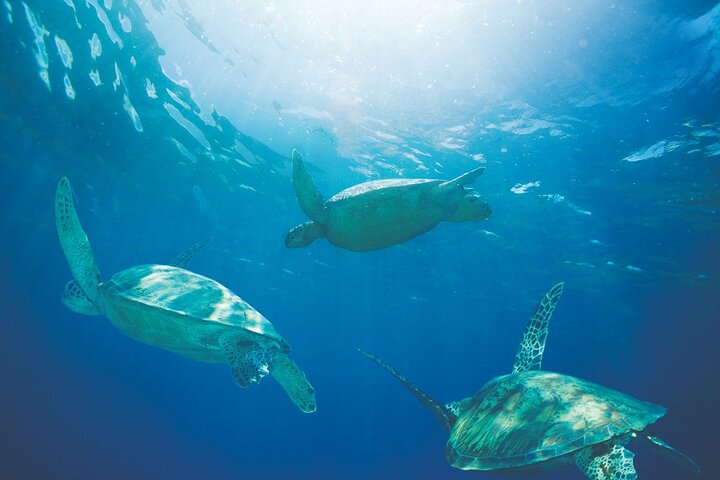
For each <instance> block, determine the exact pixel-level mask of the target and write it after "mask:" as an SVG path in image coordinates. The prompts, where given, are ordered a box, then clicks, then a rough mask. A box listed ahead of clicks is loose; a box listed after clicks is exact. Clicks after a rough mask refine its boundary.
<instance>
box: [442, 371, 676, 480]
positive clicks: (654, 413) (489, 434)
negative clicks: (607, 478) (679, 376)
mask: <svg viewBox="0 0 720 480" xmlns="http://www.w3.org/2000/svg"><path fill="white" fill-rule="evenodd" d="M664 414H665V409H664V408H662V407H659V406H657V405H654V404H651V403H647V402H642V401H640V400H637V399H635V398H633V397H630V396H628V395H625V394H622V393H620V392H617V391H614V390H611V389H608V388H605V387H602V386H600V385H596V384H594V383H591V382H587V381H585V380H581V379H578V378H574V377H570V376H567V375H561V374H557V373H551V372H542V371H529V372H525V373H520V374H511V375H506V376H503V377H498V378H496V379H493V380H491V381H490V382H488V384H487V385H485V386H484V387H483V388H482V389H481V390H480V391H479V392H478V393H476V394H475V396H474V397H473V398H472V399H471V401H470V402H469V403H468V404H467V405H466V407H465V409H464V411H463V412H462V414H461V416H460V417H459V418H458V420H457V422H456V423H455V426H454V427H453V430H452V432H451V435H450V439H449V440H448V445H447V450H446V454H447V457H448V461H449V462H450V463H451V464H452V465H453V466H456V467H458V468H465V469H475V470H493V469H501V468H514V467H520V466H525V465H530V464H533V463H538V462H542V461H545V460H549V459H552V458H557V457H560V456H563V455H566V454H568V453H571V452H574V451H576V450H579V449H581V448H583V447H585V446H588V445H593V444H596V443H600V442H604V441H607V440H609V439H611V438H613V437H615V436H622V435H624V434H626V433H629V432H630V431H633V430H635V431H640V430H643V429H644V428H645V427H646V426H647V425H649V424H651V423H653V422H655V421H656V420H657V419H659V418H660V417H662V416H663V415H664Z"/></svg>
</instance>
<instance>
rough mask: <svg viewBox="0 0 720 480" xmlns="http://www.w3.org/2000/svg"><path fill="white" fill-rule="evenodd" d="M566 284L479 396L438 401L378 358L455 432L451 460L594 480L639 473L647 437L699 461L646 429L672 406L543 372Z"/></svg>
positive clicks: (544, 304) (548, 299)
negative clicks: (637, 459) (639, 446)
mask: <svg viewBox="0 0 720 480" xmlns="http://www.w3.org/2000/svg"><path fill="white" fill-rule="evenodd" d="M562 290H563V284H562V283H560V284H558V285H555V286H554V287H553V288H552V289H551V290H550V291H549V292H548V293H547V294H546V295H545V296H544V297H543V299H542V301H541V302H540V305H539V306H538V307H537V310H536V311H535V314H534V315H533V316H532V318H531V319H530V321H529V323H528V325H527V327H526V329H525V333H524V336H523V340H522V342H521V343H520V347H519V349H518V352H517V354H516V357H515V364H514V366H513V370H512V373H510V374H509V375H502V376H499V377H496V378H494V379H492V380H490V381H489V382H488V383H486V384H485V386H483V387H482V388H481V389H480V390H479V391H478V392H477V393H475V395H473V396H472V397H470V398H466V399H464V400H460V401H459V402H452V403H449V404H447V405H443V404H442V403H440V402H438V401H436V400H434V399H432V398H431V397H429V396H428V395H427V394H425V393H424V392H422V391H421V390H420V389H418V388H417V387H416V386H415V385H413V384H412V383H411V382H410V381H409V380H407V379H406V378H405V377H403V376H402V375H401V374H400V373H398V372H397V371H396V370H395V369H393V368H392V367H391V366H389V365H387V364H386V363H384V362H383V361H382V360H380V359H379V358H377V357H375V356H374V355H371V354H369V353H366V352H364V351H362V350H360V352H361V353H363V354H364V355H366V356H367V357H369V358H370V359H371V360H373V361H375V362H376V363H378V364H379V365H380V366H382V367H384V368H385V369H386V370H387V371H388V372H390V373H391V374H392V375H393V376H395V378H397V379H398V380H399V381H400V382H401V383H402V384H403V385H404V386H405V388H407V389H408V390H409V391H410V393H412V394H413V395H414V396H415V397H416V398H417V399H418V400H419V401H420V402H422V404H423V405H425V406H426V407H427V408H428V409H430V411H431V412H432V413H433V414H434V415H435V417H436V418H437V419H438V420H439V421H440V423H441V425H442V426H443V427H444V428H445V430H446V431H448V432H450V438H449V439H448V442H447V446H446V449H445V456H446V457H447V460H448V462H449V463H450V465H452V466H453V467H456V468H460V469H463V470H480V471H486V472H494V473H500V474H507V475H534V474H542V473H544V472H547V471H549V470H554V469H557V468H561V467H563V466H566V465H572V464H575V465H576V466H577V467H578V468H579V469H580V470H581V471H582V472H583V473H584V474H585V475H586V476H587V478H590V479H592V480H632V479H636V478H637V474H636V473H635V467H634V466H633V457H634V454H633V453H632V452H631V451H630V450H628V449H627V448H625V446H626V445H627V444H628V443H629V442H630V441H631V440H633V439H640V440H644V441H646V442H648V443H649V444H650V445H653V446H655V447H658V448H659V449H660V450H662V451H664V452H666V453H669V454H671V456H672V457H673V458H675V459H678V460H681V461H682V463H684V464H685V466H687V467H688V468H689V469H690V470H692V471H694V472H696V473H697V472H699V468H698V467H697V465H696V464H695V463H694V462H693V461H692V460H691V459H690V458H688V457H687V456H685V455H684V454H682V453H680V452H678V451H677V450H675V449H674V448H672V447H670V446H669V445H668V444H666V443H665V442H663V441H662V440H660V439H659V438H657V437H653V436H651V435H650V434H649V433H648V432H647V430H646V428H647V427H648V425H650V424H652V423H654V422H655V421H656V420H658V419H659V418H660V417H662V416H663V415H665V409H664V408H663V407H660V406H658V405H654V404H652V403H647V402H643V401H640V400H637V399H635V398H633V397H630V396H629V395H625V394H623V393H620V392H617V391H615V390H611V389H609V388H606V387H602V386H600V385H596V384H594V383H591V382H588V381H586V380H581V379H579V378H574V377H571V376H568V375H563V374H559V373H552V372H546V371H542V370H540V367H541V362H542V356H543V352H544V350H545V340H546V339H547V334H548V325H549V321H550V316H551V315H552V312H553V310H554V309H555V305H556V302H557V300H558V298H560V294H561V293H562Z"/></svg>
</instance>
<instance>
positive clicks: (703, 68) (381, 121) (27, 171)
mask: <svg viewBox="0 0 720 480" xmlns="http://www.w3.org/2000/svg"><path fill="white" fill-rule="evenodd" d="M195 3H196V4H195ZM195 3H192V2H185V1H183V0H177V1H175V0H152V1H143V2H136V1H133V0H125V1H119V0H114V1H110V0H88V1H80V0H74V1H71V0H65V1H52V2H50V1H45V0H27V1H25V2H21V1H16V0H10V1H7V0H6V1H3V2H2V3H1V4H0V29H1V30H0V31H1V32H2V35H0V207H1V208H2V210H1V211H0V252H2V253H0V259H1V261H0V305H1V307H0V371H1V372H2V375H1V377H0V378H2V379H3V386H2V388H1V389H0V393H1V395H0V442H1V444H0V477H2V478H9V479H16V478H17V479H25V478H68V479H69V478H73V479H84V478H88V479H90V478H93V479H94V478H173V479H184V478H215V479H225V478H228V479H229V478H235V479H237V478H253V479H255V478H257V479H295V478H308V479H309V478H313V479H316V478H349V479H360V478H363V479H365V478H372V479H386V478H387V479H390V478H392V479H404V478H407V479H411V478H412V479H416V478H421V479H426V478H427V479H435V478H443V479H444V478H448V479H451V478H469V477H475V476H479V475H478V474H477V473H471V472H462V471H459V470H454V469H452V468H451V467H449V466H448V465H447V462H446V461H445V458H444V456H443V451H444V445H445V441H446V438H447V437H446V434H445V433H443V431H442V430H441V429H440V427H439V426H438V425H437V424H436V421H435V420H434V419H433V417H432V415H430V414H429V412H427V411H426V410H424V409H423V408H422V407H421V406H420V404H418V403H417V402H416V401H415V400H414V399H413V398H412V397H411V396H410V395H409V394H408V393H407V392H406V391H405V390H404V389H403V388H402V387H401V386H400V385H399V384H397V382H395V381H394V380H393V379H392V378H390V377H389V376H388V375H387V374H386V373H385V372H383V371H382V370H380V369H379V368H377V367H376V366H375V365H373V364H371V363H370V362H368V361H367V360H366V359H364V358H363V357H362V356H360V355H359V354H357V353H356V351H355V349H356V348H358V347H362V348H364V349H367V350H369V351H372V352H374V353H376V354H377V355H379V356H380V357H382V358H384V359H385V360H387V361H388V362H389V363H390V364H392V365H394V366H395V367H396V368H397V369H398V370H400V371H402V372H403V373H405V374H406V375H407V376H408V377H409V378H411V379H412V380H413V381H415V382H416V383H417V384H418V385H419V386H420V387H421V388H423V389H424V390H425V391H427V392H428V393H430V394H431V395H433V396H434V397H436V398H437V399H438V400H441V401H444V402H447V401H452V400H459V399H461V398H464V397H466V396H469V395H471V394H472V393H474V392H475V391H476V390H477V389H479V388H480V387H481V386H482V385H483V384H484V383H485V382H486V381H487V380H489V379H490V378H492V377H494V376H496V375H500V374H504V373H508V372H509V371H510V369H511V366H512V362H513V358H514V354H515V351H516V348H517V344H518V342H519V341H520V338H521V335H522V329H523V328H524V326H525V323H526V321H527V319H528V318H529V316H530V315H531V314H532V312H533V310H534V308H535V306H536V304H537V301H538V300H539V299H540V298H541V296H542V295H543V294H544V293H545V292H546V291H547V290H548V289H549V288H550V287H551V286H552V285H554V284H555V283H556V282H558V281H564V282H566V289H565V293H564V294H563V298H562V299H561V300H560V304H559V306H558V308H557V310H556V312H555V315H554V318H553V322H552V326H551V330H550V337H549V340H548V346H547V350H546V353H545V359H544V367H545V368H546V369H548V370H552V371H558V372H562V373H567V374H571V375H575V376H579V377H582V378H586V379H588V380H591V381H594V382H597V383H601V384H603V385H606V386H609V387H612V388H615V389H618V390H620V391H623V392H625V393H628V394H631V395H633V396H636V397H638V398H641V399H643V400H647V401H652V402H655V403H658V404H660V405H663V406H665V407H667V408H668V415H667V416H666V417H665V418H663V419H662V420H661V421H660V422H658V423H657V424H656V425H655V426H654V432H656V433H657V434H658V435H659V436H661V437H662V438H664V439H665V440H666V441H668V442H669V443H670V444H672V445H674V446H675V447H677V448H679V449H680V450H682V451H684V452H685V453H687V454H688V455H690V456H692V457H693V458H694V459H695V460H696V461H697V462H698V463H699V464H700V465H701V466H702V467H703V470H704V473H703V478H708V479H714V478H720V469H719V468H718V467H717V465H716V464H717V461H716V457H717V448H718V446H720V444H719V443H718V441H717V435H718V433H717V432H718V431H720V421H719V418H720V415H718V412H717V406H718V405H720V387H719V386H718V384H717V377H718V374H717V369H718V367H719V366H720V349H718V347H717V342H718V338H720V326H719V322H718V318H720V300H719V299H720V277H719V275H720V248H719V247H720V222H719V221H718V209H719V208H720V189H719V185H718V184H719V182H720V167H719V165H720V164H719V163H718V162H719V161H720V123H718V122H720V95H719V94H720V88H719V85H718V72H719V71H720V50H719V48H720V32H719V27H720V6H719V5H718V4H715V2H702V1H692V2H682V3H680V2H666V1H660V0H657V1H652V0H647V1H641V0H633V1H632V2H624V3H623V4H620V2H618V3H617V4H615V3H613V2H603V1H591V2H583V5H580V6H578V5H576V3H577V2H569V1H567V2H564V1H558V0H554V1H551V2H532V1H524V2H520V1H519V2H516V3H512V4H510V3H509V2H501V1H499V0H498V1H486V2H467V3H465V4H461V3H452V2H448V3H447V4H446V3H445V2H435V4H434V5H432V6H428V5H427V4H425V3H423V2H413V1H410V0H407V1H402V2H400V1H399V2H393V3H391V4H390V5H385V4H383V3H382V2H345V3H343V4H342V5H340V4H337V5H336V4H335V3H327V4H325V5H321V4H320V3H318V2H311V1H309V0H308V1H307V2H284V3H283V2H277V3H273V2H265V3H262V4H261V5H238V4H237V3H234V2H224V1H220V0H218V1H213V2H202V3H201V2H195ZM94 35H96V40H95V39H94ZM93 45H94V46H95V48H94V50H93ZM98 45H100V48H98ZM67 50H69V51H70V52H71V55H68V54H67V53H64V54H63V53H62V52H66V51H67ZM93 51H94V54H93ZM91 73H92V75H90V74H91ZM66 75H67V86H66V83H65V81H64V78H65V76H66ZM93 78H95V80H93ZM292 148H297V149H298V150H299V151H300V152H302V153H303V155H304V157H305V159H306V161H307V162H308V164H309V165H310V168H311V169H312V172H313V175H314V176H315V179H316V181H317V183H318V186H319V187H320V189H321V190H322V191H323V192H324V193H325V194H326V196H329V195H331V194H334V193H335V192H337V191H339V190H341V189H343V188H345V187H348V186H350V185H353V184H356V183H359V182H361V181H364V180H367V179H371V178H372V179H374V178H395V177H399V176H402V177H407V178H452V177H454V176H457V175H459V174H460V173H462V172H464V171H467V170H469V169H470V168H474V167H476V166H478V165H479V164H483V165H484V166H485V167H486V168H487V170H486V172H485V174H484V175H483V176H482V177H481V178H480V179H479V180H478V181H477V182H476V183H475V184H474V187H475V188H476V189H477V191H478V192H479V193H481V194H482V195H483V198H484V199H485V200H486V201H487V202H488V203H490V205H491V206H492V209H493V215H492V217H491V218H490V219H489V220H487V221H485V222H481V223H460V224H449V223H446V224H441V225H440V226H438V227H437V228H436V229H434V230H432V231H431V232H429V233H427V234H425V235H423V236H421V237H417V238H415V239H412V240H410V241H408V242H406V243H404V244H402V245H398V246H395V247H391V248H388V249H384V250H380V251H376V252H371V253H362V254H361V253H354V252H349V251H345V250H341V249H338V248H335V247H332V246H330V245H329V244H327V242H325V241H317V242H315V243H314V244H312V245H311V246H309V247H307V248H305V249H298V250H291V249H287V248H286V247H285V246H284V245H283V237H284V235H285V233H286V232H287V230H288V229H290V228H291V227H293V226H295V225H296V224H298V223H301V222H303V221H305V218H304V215H303V214H302V212H301V211H300V209H299V207H298V205H297V201H296V198H295V195H294V192H293V190H292V187H291V184H290V168H289V165H290V164H289V155H290V151H291V149H292ZM64 175H65V176H68V177H69V178H70V179H71V181H72V183H73V187H74V192H75V201H76V206H77V208H78V212H79V215H80V218H81V220H82V222H83V225H84V227H85V230H86V231H87V232H88V235H89V237H90V239H91V241H92V244H93V247H94V251H95V255H96V258H97V261H98V264H99V266H100V269H101V272H102V273H103V274H104V277H105V278H108V277H109V276H110V275H112V274H113V273H115V272H117V271H120V270H122V269H123V268H126V267H128V266H132V265H136V264H141V263H154V262H157V263H163V262H169V261H170V260H171V259H172V258H174V257H175V256H176V255H177V254H179V253H180V252H182V251H183V250H185V249H186V248H188V247H189V246H191V245H192V244H194V243H196V242H197V241H199V240H203V239H206V238H211V241H210V243H209V245H208V247H207V248H206V249H205V250H204V251H203V252H201V253H200V254H199V255H198V256H197V258H196V259H195V260H194V261H193V263H192V264H191V265H190V268H191V269H192V270H193V271H196V272H198V273H201V274H203V275H207V276H209V277H212V278H214V279H216V280H218V281H220V282H221V283H223V284H224V285H226V286H228V287H229V288H230V289H232V290H233V291H234V292H236V293H237V294H239V295H240V296H241V297H243V298H244V299H245V300H247V301H248V302H250V303H251V304H252V305H253V306H255V307H256V308H257V309H258V310H259V311H261V312H262V313H263V314H264V315H265V316H266V317H267V318H269V319H270V320H271V321H272V322H273V324H274V326H275V327H276V328H277V330H278V331H279V332H280V333H281V334H282V335H283V336H284V337H285V338H286V339H288V341H289V342H290V343H291V344H292V346H293V358H294V359H295V360H296V361H297V363H298V364H299V365H301V367H302V368H303V369H304V370H305V372H306V373H307V375H308V378H309V379H310V381H311V382H312V383H313V385H314V386H315V389H316V390H317V399H318V411H317V413H315V414H313V415H305V414H302V413H300V412H299V411H298V410H297V408H296V407H294V406H293V405H292V403H290V402H289V400H288V399H287V397H286V395H285V394H284V392H282V390H281V389H280V388H279V387H278V385H277V384H276V383H275V382H273V381H272V380H264V381H263V382H262V383H261V384H260V385H258V386H255V387H253V388H251V389H248V390H242V389H240V388H238V387H237V386H236V385H235V383H234V381H233V379H232V376H231V375H230V372H229V369H228V368H227V367H226V366H224V365H212V364H202V363H197V362H192V361H190V360H186V359H184V358H181V357H179V356H177V355H173V354H171V353H168V352H166V351H163V350H160V349H157V348H152V347H149V346H147V345H143V344H140V343H137V342H135V341H133V340H132V339H130V338H128V337H126V336H124V335H123V334H122V333H120V332H119V331H118V330H117V329H115V327H113V326H112V325H111V324H110V322H109V321H108V320H107V319H106V318H104V317H86V316H81V315H78V314H75V313H73V312H71V311H69V310H67V309H66V308H65V307H64V306H63V305H62V304H61V303H60V296H61V293H62V289H63V287H64V285H65V282H66V281H67V280H68V279H69V278H70V271H69V268H68V266H67V263H66V261H65V258H64V256H63V254H62V251H61V250H60V247H59V243H58V241H57V236H56V233H55V225H54V211H53V196H54V191H55V185H56V183H57V181H58V179H59V178H60V177H61V176H64ZM630 448H631V449H632V450H633V451H634V452H635V453H636V454H637V456H636V459H635V465H636V468H637V471H638V473H639V475H640V477H641V478H644V479H648V478H652V479H683V478H689V476H688V474H687V473H686V472H685V471H683V470H682V469H680V468H679V467H678V466H677V465H675V464H673V463H672V462H670V461H669V460H668V459H667V458H665V457H663V456H661V455H658V454H657V453H656V452H654V451H652V450H650V449H649V448H647V447H646V446H643V445H633V446H631V447H630ZM480 476H481V475H480ZM485 478H499V477H494V476H492V475H485ZM546 478H556V479H565V478H567V479H571V478H581V476H580V473H579V472H578V471H577V470H574V469H572V468H571V469H568V470H565V471H561V472H557V473H554V474H551V475H548V476H547V477H546Z"/></svg>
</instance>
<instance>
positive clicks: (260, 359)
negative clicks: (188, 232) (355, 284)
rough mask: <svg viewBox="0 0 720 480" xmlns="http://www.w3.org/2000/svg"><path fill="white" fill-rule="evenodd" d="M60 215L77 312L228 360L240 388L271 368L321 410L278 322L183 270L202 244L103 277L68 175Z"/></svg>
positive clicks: (69, 296)
mask: <svg viewBox="0 0 720 480" xmlns="http://www.w3.org/2000/svg"><path fill="white" fill-rule="evenodd" d="M55 221H56V224H57V231H58V237H59V239H60V245H61V246H62V249H63V252H64V253H65V257H66V258H67V261H68V263H69V264H70V270H71V271H72V274H73V277H74V281H70V282H69V283H68V284H67V285H66V287H65V293H64V295H63V303H64V304H65V305H66V306H68V307H69V308H70V309H71V310H73V311H75V312H77V313H83V314H86V315H101V314H105V315H106V316H107V317H108V318H109V319H110V321H111V322H112V323H113V324H114V325H115V326H116V327H117V328H119V329H120V330H121V331H122V332H123V333H125V334H127V335H129V336H130V337H132V338H134V339H135V340H138V341H140V342H143V343H147V344H149V345H154V346H156V347H160V348H164V349H166V350H170V351H171V352H175V353H177V354H179V355H182V356H184V357H187V358H191V359H193V360H198V361H202V362H213V363H228V364H230V368H231V369H232V374H233V376H234V377H235V380H236V382H237V383H238V384H239V385H240V386H241V387H249V386H251V385H253V384H256V383H258V382H259V381H260V380H262V378H263V377H264V376H265V375H267V374H270V375H272V376H273V378H275V380H277V381H278V383H280V385H281V386H282V387H283V388H284V389H285V391H286V392H287V394H288V395H289V396H290V399H291V400H292V401H293V402H294V403H295V404H296V405H297V406H298V407H299V408H300V410H302V411H303V412H307V413H311V412H314V411H315V408H316V407H315V391H314V389H313V387H312V386H311V385H310V383H309V382H308V381H307V379H306V378H305V374H304V373H303V372H302V370H300V368H298V366H297V365H296V364H295V362H293V361H292V360H291V359H290V358H289V357H288V356H287V354H288V353H289V352H290V345H289V344H288V343H287V341H285V339H284V338H282V337H281V336H280V335H279V334H278V333H277V332H276V331H275V328H274V327H273V326H272V324H271V323H270V322H269V321H268V320H267V319H266V318H265V317H263V316H262V315H261V314H260V313H259V312H258V311H257V310H255V309H254V308H253V307H252V306H250V305H249V304H248V303H247V302H245V301H243V300H242V299H241V298H240V297H238V296H237V295H235V294H234V293H233V292H231V291H230V290H228V289H227V288H226V287H224V286H223V285H220V284H219V283H218V282H216V281H214V280H211V279H209V278H206V277H203V276H202V275H198V274H196V273H193V272H191V271H189V270H186V269H184V268H182V267H183V266H184V265H185V264H186V263H187V261H188V260H189V259H190V258H191V257H192V255H193V254H194V253H195V250H196V249H197V248H198V247H196V248H195V250H193V249H191V250H190V251H188V252H186V254H184V255H181V256H180V257H178V259H176V262H175V263H176V264H175V265H139V266H135V267H130V268H128V269H126V270H123V271H121V272H119V273H116V274H115V275H113V277H112V278H111V279H110V280H107V281H102V280H101V278H100V272H99V270H98V267H97V265H96V264H95V258H94V255H93V252H92V249H91V247H90V242H89V241H88V238H87V235H86V234H85V231H84V230H83V228H82V225H81V224H80V221H79V219H78V217H77V213H76V212H75V206H74V204H73V198H72V190H71V187H70V182H69V181H68V179H67V178H62V179H61V180H60V182H59V183H58V187H57V191H56V194H55Z"/></svg>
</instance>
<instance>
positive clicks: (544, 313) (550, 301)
mask: <svg viewBox="0 0 720 480" xmlns="http://www.w3.org/2000/svg"><path fill="white" fill-rule="evenodd" d="M564 285H565V284H564V283H562V282H561V283H558V284H557V285H555V286H554V287H552V288H551V289H550V291H549V292H547V293H546V294H545V296H544V297H543V298H542V300H540V304H539V305H538V306H537V309H535V313H534V314H533V316H532V317H531V318H530V321H529V322H528V324H527V327H525V332H524V333H523V339H522V342H520V347H518V351H517V354H516V355H515V364H514V365H513V373H522V372H526V371H528V370H540V367H541V366H542V358H543V353H544V352H545V341H546V340H547V335H548V328H549V326H550V317H552V314H553V312H554V311H555V306H556V305H557V301H558V300H559V299H560V295H561V294H562V292H563V287H564Z"/></svg>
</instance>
